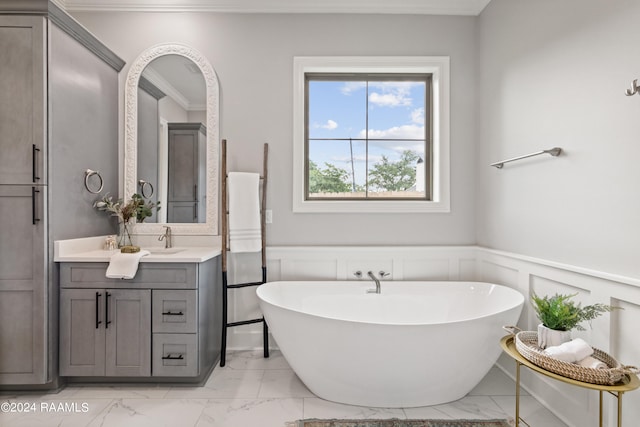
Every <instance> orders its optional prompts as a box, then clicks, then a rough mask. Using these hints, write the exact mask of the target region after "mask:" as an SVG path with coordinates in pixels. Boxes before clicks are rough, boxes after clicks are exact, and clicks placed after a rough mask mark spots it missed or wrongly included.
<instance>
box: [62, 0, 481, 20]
mask: <svg viewBox="0 0 640 427" xmlns="http://www.w3.org/2000/svg"><path fill="white" fill-rule="evenodd" d="M57 1H58V2H59V3H63V7H64V8H65V9H66V10H68V11H96V12H97V11H105V12H106V11H129V12H224V13H375V14H418V15H471V16H475V15H478V14H480V12H482V10H483V9H484V8H485V6H486V5H487V4H488V3H489V2H490V1H491V0H395V1H389V0H325V1H318V0H182V1H178V0H127V1H125V0H57Z"/></svg>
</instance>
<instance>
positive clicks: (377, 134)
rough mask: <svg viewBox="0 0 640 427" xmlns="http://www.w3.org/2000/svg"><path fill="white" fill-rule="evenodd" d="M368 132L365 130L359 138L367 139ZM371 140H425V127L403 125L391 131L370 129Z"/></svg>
mask: <svg viewBox="0 0 640 427" xmlns="http://www.w3.org/2000/svg"><path fill="white" fill-rule="evenodd" d="M365 137H366V131H365V130H364V129H363V130H361V131H360V133H359V134H358V138H365ZM369 138H373V139H424V126H418V125H402V126H394V127H392V128H389V129H381V130H376V129H369Z"/></svg>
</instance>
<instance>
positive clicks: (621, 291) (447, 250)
mask: <svg viewBox="0 0 640 427" xmlns="http://www.w3.org/2000/svg"><path fill="white" fill-rule="evenodd" d="M249 258H250V256H247V255H245V256H244V257H243V258H241V259H240V258H239V259H238V261H237V262H236V263H235V267H232V268H233V270H232V271H233V274H234V275H235V276H236V277H237V278H238V280H243V279H244V280H252V279H251V277H249V276H246V277H245V275H244V272H245V271H249V270H248V269H246V267H247V265H248V264H249ZM251 261H253V260H251ZM258 262H259V260H258ZM267 262H268V269H269V270H268V280H270V281H277V280H357V279H356V278H355V277H354V276H353V272H354V271H357V270H361V271H363V272H366V271H368V270H372V271H375V272H377V271H379V270H381V269H382V270H385V271H387V272H389V273H391V275H390V277H389V278H388V280H444V281H460V280H461V281H466V280H471V281H483V282H491V283H497V284H501V285H505V286H509V287H511V288H514V289H517V290H518V291H520V292H521V293H522V294H524V295H525V298H527V296H528V295H529V293H530V292H531V291H532V290H535V291H536V292H537V293H539V294H549V293H556V292H557V293H578V296H577V297H576V300H577V301H580V302H581V303H582V304H583V305H586V304H593V303H598V302H599V303H604V304H613V305H620V306H621V307H623V308H624V310H617V311H614V312H612V313H606V314H605V315H603V316H601V317H599V318H598V319H596V320H594V321H593V322H592V327H591V328H589V325H588V324H586V325H584V326H585V327H586V328H587V330H586V331H581V332H580V331H578V332H574V334H573V335H574V337H581V338H583V339H585V340H586V341H587V342H589V343H590V344H591V345H592V346H594V347H597V348H599V349H601V350H603V351H606V352H608V353H610V354H611V355H612V356H613V357H615V358H617V359H618V360H619V361H620V362H621V363H623V364H628V365H639V364H640V341H639V340H638V339H637V325H638V324H639V323H640V280H638V279H635V278H629V277H624V276H619V275H615V274H610V273H607V272H601V271H595V270H589V269H586V268H582V267H576V266H572V265H566V264H561V263H557V262H553V261H549V260H542V259H537V258H533V257H528V256H524V255H519V254H513V253H508V252H501V251H496V250H493V249H487V248H483V247H478V246H405V247H402V246H398V247H396V246H367V247H356V246H352V247H348V246H321V247H299V246H296V247H269V248H267ZM232 263H233V260H232ZM232 265H233V264H232ZM232 299H233V296H232V295H231V296H230V301H231V300H232ZM527 299H528V298H527ZM256 305H257V298H256V297H255V295H246V294H245V295H242V297H239V298H238V301H237V304H236V303H235V302H234V303H233V305H232V307H234V311H235V313H234V315H238V316H241V317H246V315H248V314H249V313H255V309H256ZM537 324H538V320H537V318H536V316H535V313H534V311H533V309H532V308H531V306H530V305H529V304H528V303H525V306H524V309H523V313H522V316H521V317H520V321H519V323H518V325H519V327H520V328H521V329H524V330H535V329H536V327H537ZM261 331H262V329H261V327H260V326H251V327H247V328H235V329H234V330H232V332H231V333H230V336H229V348H230V349H257V348H261V345H262V335H261ZM496 345H497V343H496ZM498 366H499V367H500V368H501V369H502V370H504V371H505V372H506V373H507V374H508V375H511V376H512V377H514V378H515V364H514V362H513V360H511V359H510V358H508V357H506V356H504V355H503V356H502V357H501V358H500V360H499V361H498ZM522 384H523V388H524V389H525V390H527V391H528V392H529V393H530V394H531V395H533V396H534V397H535V398H536V399H538V400H539V401H540V402H542V403H543V404H544V405H545V406H547V407H548V408H549V409H550V410H551V411H552V412H553V413H554V414H556V416H558V417H559V418H560V419H562V420H563V422H565V423H566V424H567V425H568V426H571V427H581V426H584V425H591V423H592V421H593V420H595V419H596V418H597V415H598V393H597V392H593V391H589V390H586V389H581V388H578V387H572V386H568V385H566V384H563V383H560V382H558V381H554V380H552V379H550V378H547V377H543V376H540V375H534V374H532V373H531V372H530V371H529V370H527V369H523V370H522ZM605 405H606V408H605V409H606V414H607V415H606V417H607V418H606V419H607V420H608V421H609V425H614V418H615V413H616V412H615V406H614V405H615V402H614V399H605ZM623 406H624V417H623V418H624V420H625V422H624V424H623V426H624V427H631V426H632V425H633V423H634V422H635V421H634V420H638V419H640V392H638V393H628V394H625V396H624V405H623ZM629 423H631V424H629Z"/></svg>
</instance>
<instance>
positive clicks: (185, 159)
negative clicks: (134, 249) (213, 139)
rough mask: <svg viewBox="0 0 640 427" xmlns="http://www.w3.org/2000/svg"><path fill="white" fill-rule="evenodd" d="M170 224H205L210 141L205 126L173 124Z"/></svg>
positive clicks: (168, 208)
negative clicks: (207, 146) (208, 141)
mask: <svg viewBox="0 0 640 427" xmlns="http://www.w3.org/2000/svg"><path fill="white" fill-rule="evenodd" d="M168 129H169V155H168V157H169V185H168V196H167V216H168V218H167V220H168V222H179V223H181V222H204V221H205V216H206V214H205V208H206V200H205V198H206V188H205V187H206V184H205V183H206V180H205V175H206V170H207V168H206V160H207V159H206V139H207V128H206V127H205V126H204V125H203V124H202V123H169V126H168Z"/></svg>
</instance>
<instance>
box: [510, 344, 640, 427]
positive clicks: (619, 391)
mask: <svg viewBox="0 0 640 427" xmlns="http://www.w3.org/2000/svg"><path fill="white" fill-rule="evenodd" d="M514 339H515V336H514V335H507V336H505V337H503V338H502V339H501V340H500V346H502V349H503V350H504V352H505V353H507V354H508V355H509V356H511V357H512V358H513V359H514V360H515V361H516V416H515V419H516V427H519V425H520V421H522V422H523V423H525V424H527V422H526V421H525V420H523V419H522V418H520V367H521V366H522V365H524V366H526V367H527V368H529V369H531V370H532V371H535V372H538V373H539V374H542V375H546V376H547V377H549V378H553V379H555V380H558V381H562V382H563V383H567V384H572V385H575V386H578V387H584V388H588V389H591V390H598V392H599V394H600V424H599V426H600V427H602V395H603V393H604V392H608V393H609V394H611V395H613V396H614V397H616V398H617V399H618V427H622V395H623V394H624V393H625V392H627V391H632V390H635V389H637V388H638V387H640V380H638V377H637V376H636V375H634V374H629V375H628V376H626V377H625V379H624V380H623V381H621V382H620V383H619V384H616V385H600V384H591V383H586V382H583V381H578V380H574V379H572V378H567V377H563V376H562V375H558V374H555V373H553V372H550V371H547V370H546V369H543V368H541V367H540V366H537V365H534V364H533V363H531V362H529V361H528V360H527V359H525V358H524V357H523V356H522V355H521V354H520V353H519V352H518V350H517V349H516V343H515V341H514ZM527 425H529V424H527Z"/></svg>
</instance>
